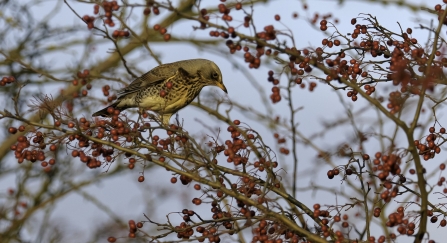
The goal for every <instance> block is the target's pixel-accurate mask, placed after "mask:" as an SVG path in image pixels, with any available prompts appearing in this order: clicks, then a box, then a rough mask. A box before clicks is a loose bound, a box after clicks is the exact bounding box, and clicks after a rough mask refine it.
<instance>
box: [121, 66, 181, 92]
mask: <svg viewBox="0 0 447 243" xmlns="http://www.w3.org/2000/svg"><path fill="white" fill-rule="evenodd" d="M179 69H182V70H183V68H179V67H178V66H177V65H172V64H165V65H161V66H158V67H156V68H154V69H152V70H151V71H149V72H147V73H145V74H143V75H142V76H140V77H138V78H136V79H135V80H134V81H132V83H130V84H129V86H127V87H125V88H124V89H122V90H120V91H119V92H118V95H127V94H131V93H134V92H137V91H140V90H141V89H143V88H146V87H148V86H152V85H156V84H158V83H160V82H163V81H165V80H166V79H167V78H170V77H172V76H174V75H175V74H176V72H178V71H179ZM183 72H186V71H185V70H183ZM186 73H187V72H186Z"/></svg>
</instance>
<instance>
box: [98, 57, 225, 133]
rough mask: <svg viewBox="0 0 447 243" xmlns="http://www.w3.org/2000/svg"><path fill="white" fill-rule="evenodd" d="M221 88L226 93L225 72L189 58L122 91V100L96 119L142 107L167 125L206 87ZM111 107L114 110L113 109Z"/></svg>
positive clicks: (155, 70) (157, 70)
mask: <svg viewBox="0 0 447 243" xmlns="http://www.w3.org/2000/svg"><path fill="white" fill-rule="evenodd" d="M210 85H211V86H217V87H219V88H221V89H222V90H223V91H224V92H225V93H228V91H227V88H226V87H225V85H224V84H223V79H222V72H221V71H220V69H219V67H218V66H217V65H216V64H215V63H214V62H213V61H210V60H206V59H189V60H182V61H178V62H173V63H166V64H162V65H160V66H157V67H155V68H153V69H152V70H150V71H149V72H147V73H145V74H143V75H142V76H140V77H138V78H136V79H135V80H133V81H132V82H131V83H130V84H129V86H127V87H125V88H124V89H122V90H120V91H119V92H118V99H117V100H116V102H114V103H113V104H111V105H109V106H108V107H106V108H104V109H102V110H100V111H97V112H95V113H93V115H92V116H103V117H108V116H111V115H112V114H110V113H109V112H110V111H114V110H119V111H123V110H125V109H128V108H134V107H138V108H140V109H148V110H151V111H154V112H155V113H157V114H158V115H159V117H160V120H161V122H162V123H163V124H168V123H169V120H170V118H171V116H172V115H173V114H175V113H176V112H177V111H179V110H180V109H182V108H184V107H185V106H187V105H188V104H189V103H191V102H192V101H193V100H194V99H195V98H196V97H197V96H198V95H199V93H200V91H201V90H202V88H203V87H205V86H210ZM110 107H112V108H113V110H112V109H109V108H110Z"/></svg>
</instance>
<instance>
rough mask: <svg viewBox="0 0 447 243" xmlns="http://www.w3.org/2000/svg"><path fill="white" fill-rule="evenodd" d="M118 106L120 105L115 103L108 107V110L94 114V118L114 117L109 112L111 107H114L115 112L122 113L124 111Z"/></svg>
mask: <svg viewBox="0 0 447 243" xmlns="http://www.w3.org/2000/svg"><path fill="white" fill-rule="evenodd" d="M117 105H118V104H117V103H113V104H111V105H109V106H107V107H106V108H104V109H102V110H99V111H97V112H95V113H93V115H92V116H102V117H107V116H112V114H110V113H109V112H108V109H109V108H110V107H112V108H113V109H114V110H120V111H121V110H122V109H120V108H118V107H117Z"/></svg>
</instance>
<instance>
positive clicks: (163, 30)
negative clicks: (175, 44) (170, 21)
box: [154, 24, 171, 41]
mask: <svg viewBox="0 0 447 243" xmlns="http://www.w3.org/2000/svg"><path fill="white" fill-rule="evenodd" d="M154 30H155V31H158V32H159V33H160V34H161V35H163V39H164V40H165V41H169V40H170V39H171V34H168V33H167V32H168V30H167V29H166V28H163V27H161V26H160V25H159V24H156V25H154Z"/></svg>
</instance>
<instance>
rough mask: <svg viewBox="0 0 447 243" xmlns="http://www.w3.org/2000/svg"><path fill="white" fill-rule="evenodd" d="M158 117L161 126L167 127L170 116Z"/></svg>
mask: <svg viewBox="0 0 447 243" xmlns="http://www.w3.org/2000/svg"><path fill="white" fill-rule="evenodd" d="M160 116H161V117H160V120H161V122H162V123H163V125H169V120H170V119H171V116H172V114H162V115H160Z"/></svg>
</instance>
